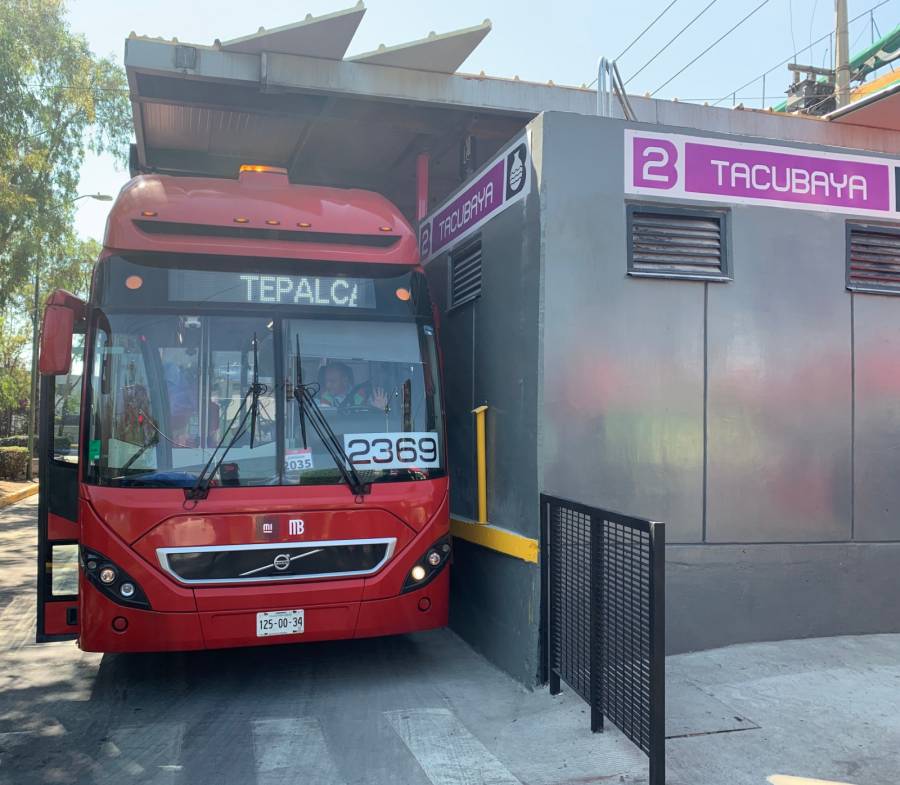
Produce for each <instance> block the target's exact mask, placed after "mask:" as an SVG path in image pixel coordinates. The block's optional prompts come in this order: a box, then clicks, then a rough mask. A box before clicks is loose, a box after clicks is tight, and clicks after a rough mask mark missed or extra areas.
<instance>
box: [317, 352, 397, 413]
mask: <svg viewBox="0 0 900 785" xmlns="http://www.w3.org/2000/svg"><path fill="white" fill-rule="evenodd" d="M322 381H323V385H322V390H321V391H320V392H319V403H321V404H322V405H324V406H331V407H333V408H335V409H336V408H337V407H339V406H342V405H346V406H372V407H374V408H376V409H384V408H385V407H386V406H387V402H388V397H387V394H386V393H385V392H384V390H383V389H382V388H381V387H372V388H371V394H369V395H367V390H368V389H369V388H370V386H369V385H357V386H356V387H354V386H353V371H352V370H351V369H350V366H349V365H346V364H344V363H341V362H329V363H328V364H327V365H326V366H325V371H324V374H323V379H322ZM348 398H349V400H348Z"/></svg>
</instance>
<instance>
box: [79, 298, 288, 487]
mask: <svg viewBox="0 0 900 785" xmlns="http://www.w3.org/2000/svg"><path fill="white" fill-rule="evenodd" d="M270 321H271V320H269V319H264V318H259V317H232V316H183V315H160V314H155V315H148V314H110V315H108V316H105V317H104V321H103V328H102V329H97V338H96V346H97V349H96V356H95V363H94V369H93V375H92V380H91V390H92V399H91V404H92V409H91V415H90V425H91V429H90V432H91V444H90V450H89V457H90V466H89V471H88V477H89V481H91V482H96V483H99V484H103V485H106V484H109V485H128V486H145V487H153V486H156V487H158V486H173V485H174V486H179V487H188V486H190V485H192V484H193V483H194V482H195V481H196V478H197V476H198V475H199V473H200V471H201V469H202V468H203V466H204V465H205V464H206V463H207V461H208V460H209V459H210V458H211V457H212V455H213V452H214V451H215V450H216V447H217V445H219V444H223V445H228V444H229V443H231V442H232V441H233V446H232V448H231V449H230V450H229V451H228V455H227V464H228V466H229V469H228V481H227V484H229V485H262V484H270V483H274V482H277V481H278V471H277V467H276V435H275V431H276V427H275V405H274V400H275V394H274V381H275V372H274V352H273V338H272V330H271V328H270V327H269V326H268V325H269V324H270ZM99 323H100V322H98V324H99ZM254 342H255V344H256V346H255V349H254ZM255 362H258V366H255V365H254V363H255ZM254 378H258V380H259V383H260V384H261V385H263V390H264V392H263V395H261V396H260V400H259V408H258V417H257V418H256V430H255V433H254V434H253V436H254V439H253V444H252V445H251V444H250V428H249V422H247V423H245V427H244V428H241V427H240V423H241V422H242V420H243V415H244V413H245V412H246V411H247V407H248V406H249V398H248V396H247V391H248V390H249V388H250V385H251V383H252V382H253V381H254ZM220 452H221V450H220Z"/></svg>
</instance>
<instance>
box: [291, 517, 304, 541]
mask: <svg viewBox="0 0 900 785" xmlns="http://www.w3.org/2000/svg"><path fill="white" fill-rule="evenodd" d="M303 529H304V523H303V520H302V519H300V518H291V520H289V521H288V536H289V537H297V536H299V535H301V534H303Z"/></svg>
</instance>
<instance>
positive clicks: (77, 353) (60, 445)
mask: <svg viewBox="0 0 900 785" xmlns="http://www.w3.org/2000/svg"><path fill="white" fill-rule="evenodd" d="M83 363H84V335H82V334H79V333H76V334H75V335H74V336H73V337H72V368H71V370H70V371H69V373H67V374H64V375H61V376H57V377H56V383H55V385H54V388H53V389H54V401H53V404H54V405H53V426H52V431H51V432H52V434H53V460H55V461H63V462H65V463H78V441H79V439H78V428H79V415H80V412H81V378H82V374H83Z"/></svg>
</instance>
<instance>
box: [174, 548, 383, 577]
mask: <svg viewBox="0 0 900 785" xmlns="http://www.w3.org/2000/svg"><path fill="white" fill-rule="evenodd" d="M396 544H397V540H396V538H394V537H388V538H383V539H371V540H328V541H323V542H303V543H297V542H290V543H268V542H267V543H253V544H247V545H208V546H194V547H190V546H189V547H183V548H157V551H156V553H157V557H158V558H159V563H160V565H161V566H162V568H163V570H165V571H166V572H167V573H169V574H170V575H172V576H173V577H174V578H176V579H177V580H178V581H179V582H180V583H186V584H216V583H250V582H254V581H256V582H267V583H268V582H270V581H296V580H304V579H307V580H308V579H311V578H345V577H357V576H361V575H372V574H373V573H375V572H377V571H378V570H380V569H381V567H382V566H383V565H384V564H385V562H387V560H388V559H390V558H391V555H392V554H393V552H394V548H395V547H396Z"/></svg>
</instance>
